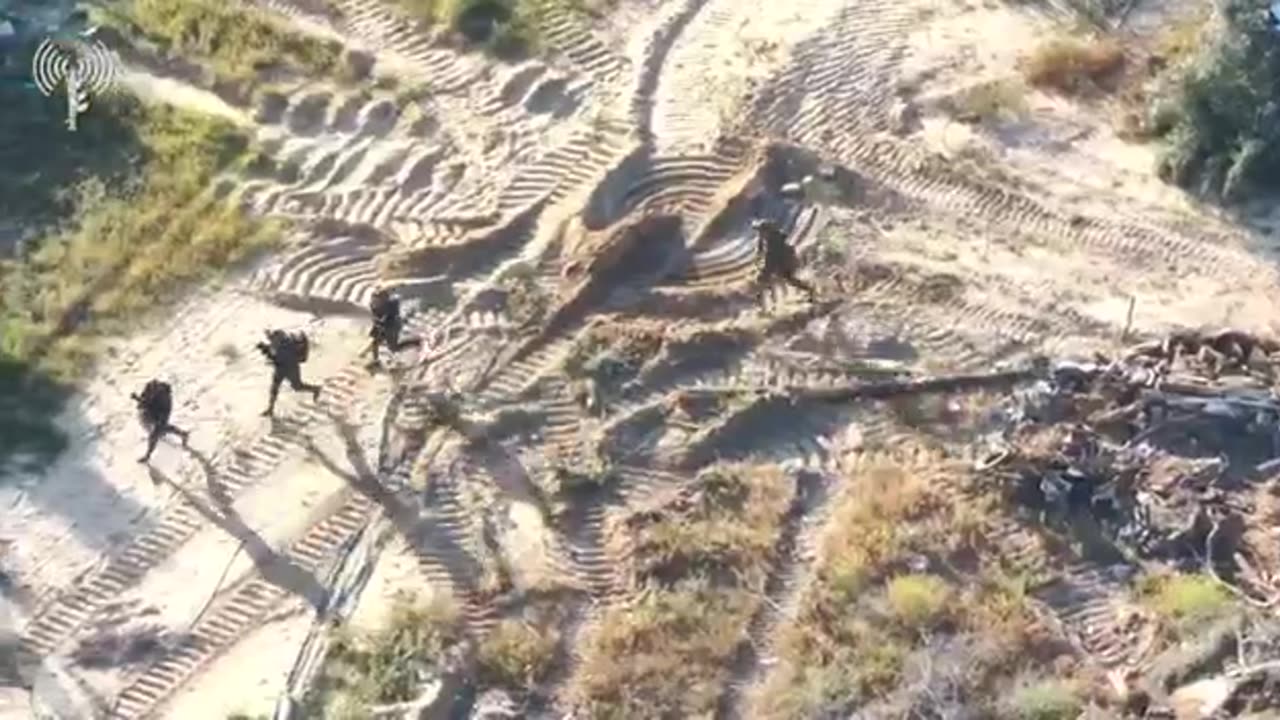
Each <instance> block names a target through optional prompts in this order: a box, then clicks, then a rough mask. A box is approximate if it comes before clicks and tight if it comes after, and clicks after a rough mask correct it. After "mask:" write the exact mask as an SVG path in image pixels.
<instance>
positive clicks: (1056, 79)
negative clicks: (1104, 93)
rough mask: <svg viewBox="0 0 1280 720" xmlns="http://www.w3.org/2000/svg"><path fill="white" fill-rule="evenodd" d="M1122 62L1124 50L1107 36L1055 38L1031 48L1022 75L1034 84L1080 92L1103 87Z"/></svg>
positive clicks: (1065, 91) (1120, 66) (1070, 92)
mask: <svg viewBox="0 0 1280 720" xmlns="http://www.w3.org/2000/svg"><path fill="white" fill-rule="evenodd" d="M1124 62H1125V58H1124V49H1123V48H1122V47H1121V45H1120V43H1118V42H1116V41H1115V40H1112V39H1110V38H1078V37H1059V38H1053V39H1051V40H1048V41H1046V42H1045V43H1043V44H1041V45H1040V46H1039V47H1037V48H1036V49H1035V50H1034V51H1032V53H1031V55H1029V56H1028V57H1027V58H1026V59H1025V60H1024V61H1023V65H1022V74H1023V77H1024V78H1026V80H1027V82H1028V83H1030V84H1031V85H1033V86H1035V87H1038V88H1044V89H1048V90H1055V91H1057V92H1061V93H1067V94H1081V93H1085V92H1089V91H1092V90H1097V89H1099V88H1106V87H1107V86H1108V85H1109V83H1110V82H1111V81H1112V80H1113V79H1115V78H1116V76H1117V75H1118V74H1119V72H1120V70H1122V69H1123V68H1124Z"/></svg>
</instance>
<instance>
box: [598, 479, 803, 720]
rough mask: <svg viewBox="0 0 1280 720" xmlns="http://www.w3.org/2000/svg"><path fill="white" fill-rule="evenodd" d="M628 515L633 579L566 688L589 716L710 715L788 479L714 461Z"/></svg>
mask: <svg viewBox="0 0 1280 720" xmlns="http://www.w3.org/2000/svg"><path fill="white" fill-rule="evenodd" d="M696 483H697V484H696V485H695V486H694V487H693V488H692V489H691V490H690V491H688V492H686V493H682V494H681V496H680V497H679V498H678V499H676V500H674V501H673V502H672V503H671V504H670V505H668V506H667V507H665V508H662V509H660V510H657V511H654V512H652V513H647V514H645V515H644V516H641V517H637V518H634V519H633V521H632V522H630V523H628V525H629V527H630V530H631V531H632V532H633V533H634V535H635V554H636V556H637V558H638V559H637V565H638V568H637V577H636V581H637V582H638V583H639V584H641V586H642V587H643V590H642V592H641V596H640V598H639V599H638V600H637V601H636V602H634V603H632V604H631V606H630V607H628V608H625V609H623V608H617V609H613V610H610V611H609V612H608V613H607V614H606V616H605V617H604V619H603V620H602V622H601V623H600V624H599V626H598V627H597V629H596V630H595V631H594V632H593V633H592V634H591V635H590V636H589V637H588V638H587V640H586V643H585V651H584V656H585V661H584V662H583V664H582V667H583V671H582V673H581V674H580V675H579V677H577V678H576V679H575V682H574V687H573V693H574V695H575V696H576V698H577V699H578V700H579V701H580V703H581V705H582V707H584V709H586V711H587V714H588V716H590V717H595V718H632V717H711V716H712V715H713V714H714V711H715V706H716V701H717V699H718V697H719V694H720V691H721V689H722V688H723V685H724V682H725V680H726V679H727V673H728V665H729V661H730V659H731V658H732V657H733V655H734V653H735V652H736V651H737V650H738V648H739V646H740V644H741V643H742V641H743V632H744V630H745V628H746V626H747V623H748V622H749V621H750V619H751V617H752V615H753V614H754V613H756V612H757V611H758V609H759V607H760V598H761V595H762V593H763V592H764V586H765V581H766V577H767V573H768V567H769V565H770V564H771V563H772V562H773V560H774V558H773V549H774V544H775V542H776V539H777V534H778V531H779V527H780V526H781V524H782V521H783V518H784V517H785V514H786V511H787V509H788V507H789V504H790V498H791V492H792V488H793V486H792V484H791V482H789V481H788V480H787V478H785V477H784V476H783V475H782V473H781V472H779V471H778V470H777V469H776V468H748V467H741V466H734V467H724V468H717V469H715V470H714V471H712V472H709V473H706V474H704V475H703V476H702V477H701V478H699V479H698V480H697V481H696Z"/></svg>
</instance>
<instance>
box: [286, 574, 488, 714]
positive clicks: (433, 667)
mask: <svg viewBox="0 0 1280 720" xmlns="http://www.w3.org/2000/svg"><path fill="white" fill-rule="evenodd" d="M461 642H463V633H462V625H461V623H460V621H459V615H458V611H457V608H456V607H454V606H453V605H452V604H450V603H447V602H444V601H436V602H432V603H429V604H425V605H424V604H418V603H416V602H414V601H411V600H410V599H408V598H399V599H397V601H396V604H395V606H394V607H393V608H392V611H391V618H390V622H389V623H388V625H387V627H386V628H385V629H383V630H381V631H379V632H375V633H371V634H369V635H365V636H355V635H352V634H350V633H347V632H345V631H339V632H338V634H337V635H336V636H335V637H334V638H333V640H332V642H331V643H330V645H329V651H328V653H327V655H326V656H325V661H324V667H323V669H322V670H321V673H320V677H319V678H317V680H316V683H315V686H314V688H313V690H312V692H311V694H310V695H309V696H308V698H307V700H306V702H305V705H306V707H307V712H306V713H304V714H305V715H306V716H307V717H325V718H331V717H346V716H348V715H350V716H353V717H362V716H364V715H361V714H360V713H359V710H360V709H361V708H366V710H367V706H368V705H374V704H386V703H397V702H407V701H409V700H412V699H414V697H416V695H417V693H418V692H419V690H420V688H421V685H422V683H423V682H424V681H425V680H427V679H429V676H430V674H431V673H432V672H435V671H439V670H440V669H441V667H440V662H441V660H442V659H443V657H444V655H445V653H446V651H447V650H449V649H450V648H451V647H453V646H455V645H457V644H458V643H461Z"/></svg>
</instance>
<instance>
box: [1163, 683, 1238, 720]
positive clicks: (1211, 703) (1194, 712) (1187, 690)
mask: <svg viewBox="0 0 1280 720" xmlns="http://www.w3.org/2000/svg"><path fill="white" fill-rule="evenodd" d="M1236 686H1237V681H1235V680H1230V679H1227V678H1225V677H1214V678H1207V679H1204V680H1198V681H1196V682H1193V683H1191V684H1190V685H1183V686H1182V687H1180V688H1178V689H1177V690H1175V691H1174V692H1173V694H1172V695H1171V696H1170V698H1169V700H1170V703H1171V704H1172V705H1173V713H1174V717H1175V718H1177V720H1208V718H1212V717H1216V716H1217V714H1218V713H1219V712H1221V711H1222V710H1223V709H1224V708H1225V707H1226V704H1227V701H1229V700H1230V699H1231V696H1232V695H1233V694H1234V693H1235V691H1236Z"/></svg>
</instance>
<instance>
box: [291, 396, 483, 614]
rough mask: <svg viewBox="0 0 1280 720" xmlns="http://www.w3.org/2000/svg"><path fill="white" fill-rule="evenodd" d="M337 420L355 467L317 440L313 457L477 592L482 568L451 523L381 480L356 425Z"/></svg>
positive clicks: (459, 583) (417, 548)
mask: <svg viewBox="0 0 1280 720" xmlns="http://www.w3.org/2000/svg"><path fill="white" fill-rule="evenodd" d="M334 423H335V426H336V429H337V431H338V434H339V436H340V437H342V439H343V448H344V454H345V455H346V459H347V462H348V463H350V466H349V467H350V468H352V471H348V470H345V469H343V468H342V467H341V466H340V465H339V463H338V462H337V461H335V460H334V459H333V458H331V457H329V456H328V455H326V454H325V453H324V452H323V451H321V450H320V449H319V448H318V447H316V446H315V445H314V444H309V446H308V451H309V455H310V457H312V458H313V459H314V460H316V461H317V462H319V463H320V464H321V466H323V467H324V468H325V469H326V470H328V471H329V472H331V473H333V474H334V475H337V476H338V477H340V478H343V479H344V480H346V481H347V482H348V483H350V485H351V487H352V489H354V490H355V491H356V492H359V493H361V494H362V495H364V496H365V497H367V498H369V499H370V500H372V501H374V502H375V503H377V504H378V505H379V507H381V508H382V509H383V511H384V512H385V513H386V514H387V517H388V518H389V519H390V520H391V522H392V524H393V525H394V526H395V527H396V530H397V531H398V532H399V533H400V535H401V537H403V538H404V539H405V541H406V542H408V543H409V545H410V546H411V547H413V548H414V550H415V552H418V553H429V554H431V555H433V556H435V557H436V558H438V559H439V560H440V561H441V562H442V564H443V565H444V566H445V568H446V570H447V571H448V573H449V579H450V581H451V582H452V583H453V584H454V587H458V588H464V589H466V590H467V591H470V592H474V591H475V583H474V578H476V577H479V575H480V571H481V569H480V565H479V563H478V562H477V561H476V560H475V558H473V557H472V556H471V554H470V553H469V552H467V550H466V549H465V548H463V547H461V546H459V545H458V544H457V543H456V542H454V540H453V539H452V537H451V535H450V530H449V528H448V527H446V526H445V525H444V524H442V523H441V522H440V521H439V520H438V519H436V518H433V517H431V516H430V514H425V515H424V514H423V512H422V509H421V505H420V504H419V503H418V502H415V501H412V500H408V499H406V498H404V497H403V496H402V495H400V494H397V493H394V492H392V491H390V490H388V489H387V488H386V487H384V486H383V485H382V483H380V482H379V481H378V474H377V473H376V472H375V471H374V468H373V465H372V464H371V463H370V462H369V460H368V458H367V457H366V456H365V453H364V451H363V449H362V448H361V447H360V443H359V440H358V439H357V437H356V429H355V427H354V426H352V425H350V424H348V423H345V422H342V421H340V420H336V419H335V421H334Z"/></svg>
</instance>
